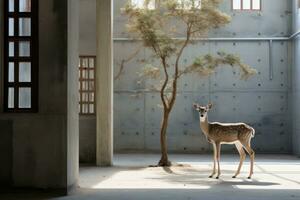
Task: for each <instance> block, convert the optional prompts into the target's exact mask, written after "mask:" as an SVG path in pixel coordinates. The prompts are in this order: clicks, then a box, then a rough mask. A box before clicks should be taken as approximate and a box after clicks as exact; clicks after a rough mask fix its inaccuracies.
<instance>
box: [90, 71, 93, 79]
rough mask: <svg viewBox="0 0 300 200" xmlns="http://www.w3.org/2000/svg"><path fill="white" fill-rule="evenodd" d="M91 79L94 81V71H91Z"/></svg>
mask: <svg viewBox="0 0 300 200" xmlns="http://www.w3.org/2000/svg"><path fill="white" fill-rule="evenodd" d="M90 79H94V70H90Z"/></svg>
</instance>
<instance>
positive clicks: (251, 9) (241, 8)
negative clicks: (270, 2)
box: [231, 0, 262, 11]
mask: <svg viewBox="0 0 300 200" xmlns="http://www.w3.org/2000/svg"><path fill="white" fill-rule="evenodd" d="M239 1H240V5H241V7H240V9H234V8H233V3H234V0H231V10H233V11H261V10H262V0H259V9H253V0H250V9H244V8H243V3H244V0H239Z"/></svg>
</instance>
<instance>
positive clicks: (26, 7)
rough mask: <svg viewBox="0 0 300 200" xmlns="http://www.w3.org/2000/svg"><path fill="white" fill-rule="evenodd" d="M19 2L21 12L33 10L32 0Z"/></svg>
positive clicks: (20, 0)
mask: <svg viewBox="0 0 300 200" xmlns="http://www.w3.org/2000/svg"><path fill="white" fill-rule="evenodd" d="M19 2H20V5H19V11H20V12H31V0H19Z"/></svg>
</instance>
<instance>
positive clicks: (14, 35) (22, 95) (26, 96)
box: [4, 0, 38, 112]
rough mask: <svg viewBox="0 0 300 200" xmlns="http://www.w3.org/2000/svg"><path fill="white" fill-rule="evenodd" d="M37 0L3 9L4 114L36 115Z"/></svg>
mask: <svg viewBox="0 0 300 200" xmlns="http://www.w3.org/2000/svg"><path fill="white" fill-rule="evenodd" d="M37 2H38V1H37V0H6V1H5V6H4V9H5V10H4V13H5V17H4V19H5V23H4V110H5V111H6V112H35V111H37V70H38V69H37V65H38V51H37V46H38V45H37V42H38V39H37V38H38V35H37V30H38V29H37V27H36V26H37V20H38V17H37V16H36V14H37Z"/></svg>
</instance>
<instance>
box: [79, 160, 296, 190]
mask: <svg viewBox="0 0 300 200" xmlns="http://www.w3.org/2000/svg"><path fill="white" fill-rule="evenodd" d="M147 156H148V157H149V159H147V158H145V156H144V155H130V154H129V155H118V156H117V157H116V162H115V164H116V165H117V166H114V167H106V168H98V167H82V168H81V169H80V186H81V187H82V188H90V189H200V190H209V189H213V188H216V187H218V188H219V189H240V190H249V189H255V190H256V189H257V190H276V189H284V190H298V189H299V190H300V181H299V180H300V160H299V159H297V158H293V159H291V157H285V156H281V157H278V158H273V157H272V158H270V157H268V156H260V157H259V158H258V159H257V161H256V164H255V168H254V172H255V174H254V176H253V178H252V179H251V180H249V179H247V178H246V177H247V176H248V171H249V168H250V166H249V163H248V162H245V164H244V166H243V168H242V173H241V174H240V176H239V177H238V178H236V179H233V178H231V177H232V175H233V174H234V173H235V170H236V168H237V166H238V162H236V159H232V158H231V157H230V156H224V162H221V168H222V175H221V177H220V179H219V180H217V179H211V178H208V176H209V175H210V173H211V169H212V163H211V162H209V159H208V158H207V157H204V156H196V155H189V156H188V158H187V156H185V155H174V156H173V160H174V161H176V163H180V164H184V165H183V166H174V167H166V168H161V167H148V163H149V160H150V161H152V160H155V157H154V158H153V156H155V155H152V156H151V155H147ZM147 156H146V157H147ZM118 158H119V159H118ZM139 158H140V159H139ZM187 159H190V162H189V161H188V160H187ZM198 160H202V161H203V162H198Z"/></svg>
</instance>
